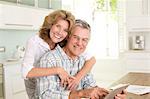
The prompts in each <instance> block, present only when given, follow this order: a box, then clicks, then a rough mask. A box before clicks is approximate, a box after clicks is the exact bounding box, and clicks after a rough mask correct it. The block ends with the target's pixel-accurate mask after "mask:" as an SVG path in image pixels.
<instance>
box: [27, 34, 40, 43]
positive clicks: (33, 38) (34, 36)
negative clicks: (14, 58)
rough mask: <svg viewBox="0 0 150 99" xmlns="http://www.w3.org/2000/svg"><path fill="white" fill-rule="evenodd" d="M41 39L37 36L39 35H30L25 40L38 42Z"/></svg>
mask: <svg viewBox="0 0 150 99" xmlns="http://www.w3.org/2000/svg"><path fill="white" fill-rule="evenodd" d="M41 40H42V39H41V38H40V37H39V35H33V36H32V37H30V38H29V39H28V40H27V42H40V41H41Z"/></svg>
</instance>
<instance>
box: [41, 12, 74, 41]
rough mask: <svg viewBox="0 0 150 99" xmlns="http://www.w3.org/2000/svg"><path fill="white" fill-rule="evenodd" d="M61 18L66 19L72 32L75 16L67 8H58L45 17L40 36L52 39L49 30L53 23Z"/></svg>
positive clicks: (46, 39) (45, 39) (44, 38)
mask: <svg viewBox="0 0 150 99" xmlns="http://www.w3.org/2000/svg"><path fill="white" fill-rule="evenodd" d="M59 19H63V20H66V21H67V22H68V23H69V28H68V29H69V30H68V33H70V31H71V28H72V26H73V25H74V23H75V17H74V15H72V14H71V13H70V12H68V11H65V10H56V11H54V12H52V13H50V14H49V15H48V16H46V17H45V19H44V22H43V25H42V27H41V29H40V31H39V36H40V37H41V38H42V39H43V40H44V41H46V42H47V41H48V40H50V36H49V32H50V29H51V27H52V25H53V24H55V23H56V22H57V21H58V20H59Z"/></svg>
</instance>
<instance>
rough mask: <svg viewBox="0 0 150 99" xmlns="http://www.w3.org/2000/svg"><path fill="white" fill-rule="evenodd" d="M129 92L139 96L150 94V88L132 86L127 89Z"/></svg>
mask: <svg viewBox="0 0 150 99" xmlns="http://www.w3.org/2000/svg"><path fill="white" fill-rule="evenodd" d="M127 92H129V93H133V94H137V95H144V94H148V93H150V86H141V85H130V86H129V87H128V88H127Z"/></svg>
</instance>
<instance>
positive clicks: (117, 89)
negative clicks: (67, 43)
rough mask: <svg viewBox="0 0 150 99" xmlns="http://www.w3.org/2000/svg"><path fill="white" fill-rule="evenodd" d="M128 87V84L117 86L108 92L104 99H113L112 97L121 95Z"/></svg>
mask: <svg viewBox="0 0 150 99" xmlns="http://www.w3.org/2000/svg"><path fill="white" fill-rule="evenodd" d="M128 86H129V84H119V85H117V86H115V87H112V88H111V91H110V92H109V94H108V95H106V97H105V98H104V99H114V97H115V96H116V95H117V94H119V93H122V91H123V90H124V89H126V88H127V87H128Z"/></svg>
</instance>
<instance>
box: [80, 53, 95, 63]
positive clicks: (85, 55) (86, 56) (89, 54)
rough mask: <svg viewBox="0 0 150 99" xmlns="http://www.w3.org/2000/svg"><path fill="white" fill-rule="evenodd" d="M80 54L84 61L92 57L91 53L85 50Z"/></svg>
mask: <svg viewBox="0 0 150 99" xmlns="http://www.w3.org/2000/svg"><path fill="white" fill-rule="evenodd" d="M81 55H82V56H83V57H84V58H85V60H86V61H87V60H89V59H91V58H92V57H93V55H92V54H91V53H90V52H87V51H85V52H83V53H82V54H81Z"/></svg>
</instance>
